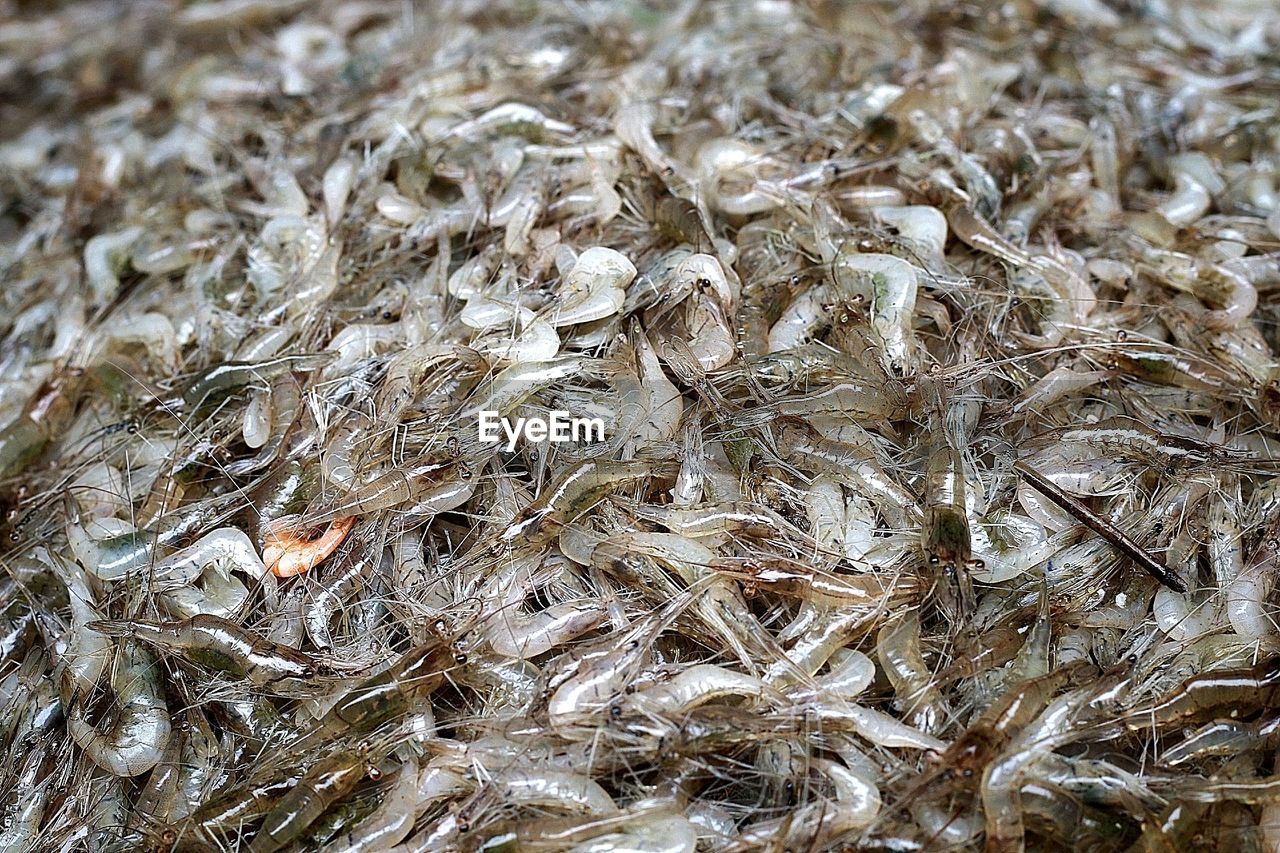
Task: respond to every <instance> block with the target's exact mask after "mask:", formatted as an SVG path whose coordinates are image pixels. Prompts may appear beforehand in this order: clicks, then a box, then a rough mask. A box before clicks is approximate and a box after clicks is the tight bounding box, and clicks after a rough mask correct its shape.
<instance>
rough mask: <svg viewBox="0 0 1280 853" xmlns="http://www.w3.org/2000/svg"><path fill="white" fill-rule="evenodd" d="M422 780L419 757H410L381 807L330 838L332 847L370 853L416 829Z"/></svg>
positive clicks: (402, 765) (394, 842)
mask: <svg viewBox="0 0 1280 853" xmlns="http://www.w3.org/2000/svg"><path fill="white" fill-rule="evenodd" d="M421 790H422V784H421V780H420V776H419V769H418V761H417V759H416V758H412V757H411V758H409V759H407V760H406V761H405V762H404V763H403V764H401V765H400V769H399V771H397V775H396V779H395V782H394V783H392V785H391V787H390V788H389V789H388V790H387V792H386V794H385V795H384V796H383V798H382V802H381V803H379V804H378V808H377V809H376V810H375V811H374V812H373V813H372V814H370V815H369V816H368V817H366V818H364V819H363V820H361V821H360V823H359V824H357V825H356V827H355V828H354V829H352V830H350V831H349V832H345V833H343V834H342V835H340V836H339V837H338V838H337V839H335V840H333V841H330V842H329V849H331V850H334V851H341V853H370V851H375V850H386V849H387V848H388V847H391V846H393V845H395V844H398V843H400V842H401V841H402V840H404V838H405V836H407V835H408V834H409V833H410V832H412V831H413V822H414V819H415V816H416V815H417V812H418V803H419V798H420V792H421Z"/></svg>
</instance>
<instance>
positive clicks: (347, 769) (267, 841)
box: [249, 751, 380, 853]
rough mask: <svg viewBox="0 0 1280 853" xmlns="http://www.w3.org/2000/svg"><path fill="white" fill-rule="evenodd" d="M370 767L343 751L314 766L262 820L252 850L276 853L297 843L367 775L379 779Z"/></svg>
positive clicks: (356, 755)
mask: <svg viewBox="0 0 1280 853" xmlns="http://www.w3.org/2000/svg"><path fill="white" fill-rule="evenodd" d="M370 767H371V765H370V764H369V762H368V760H367V758H366V757H365V756H364V755H362V754H360V752H358V751H353V752H347V751H341V752H338V753H336V754H334V755H332V756H329V757H328V758H325V759H321V760H320V761H318V762H316V763H315V764H313V765H312V766H311V767H310V768H308V770H307V772H306V773H305V774H304V775H303V776H302V778H301V779H299V780H298V783H297V784H296V785H294V786H293V787H292V788H290V789H289V790H288V792H286V793H285V794H284V796H282V797H281V798H280V799H279V800H278V801H277V802H276V803H275V805H274V806H272V808H271V810H270V811H268V812H267V813H266V815H265V816H264V817H263V819H262V825H261V826H260V827H259V828H258V831H257V832H256V833H255V834H254V836H253V841H252V842H251V843H250V845H249V850H251V851H253V853H273V851H275V850H279V849H280V848H281V847H284V846H286V845H288V844H291V843H292V842H294V841H296V840H297V839H298V838H299V837H300V836H301V835H302V833H303V832H305V831H306V829H307V828H308V827H309V826H311V824H313V823H314V822H315V821H316V820H317V819H319V818H320V816H321V815H323V814H324V813H325V812H326V811H328V810H329V809H330V808H332V807H333V806H334V804H336V803H337V802H338V801H339V800H341V799H343V798H344V797H346V796H347V795H349V794H350V793H351V792H352V791H354V790H355V788H356V786H357V785H359V784H360V782H361V781H363V780H364V778H365V777H366V776H367V775H372V776H374V777H375V778H376V777H377V776H378V775H380V774H378V772H377V770H376V768H375V769H373V770H372V772H371V770H370Z"/></svg>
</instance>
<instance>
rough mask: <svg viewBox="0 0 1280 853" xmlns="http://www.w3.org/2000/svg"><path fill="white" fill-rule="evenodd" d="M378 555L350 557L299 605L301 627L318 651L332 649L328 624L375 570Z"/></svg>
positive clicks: (376, 553) (356, 554)
mask: <svg viewBox="0 0 1280 853" xmlns="http://www.w3.org/2000/svg"><path fill="white" fill-rule="evenodd" d="M379 558H380V554H379V553H378V552H377V551H376V550H375V551H374V553H365V554H359V553H355V554H351V555H350V557H349V559H347V560H345V561H344V562H342V564H341V565H340V566H339V567H337V571H336V572H335V573H334V574H332V575H327V576H326V577H325V578H324V584H323V586H320V587H317V588H313V589H312V591H311V592H310V594H308V596H307V598H306V600H305V601H304V603H303V605H302V611H303V620H302V621H303V625H304V626H305V627H306V630H307V636H308V637H310V638H311V642H312V643H313V644H314V645H315V647H316V648H318V649H329V648H332V647H333V637H332V635H331V634H330V633H329V625H330V623H331V622H333V618H334V614H336V613H337V612H338V611H339V610H340V609H341V608H342V606H343V605H344V604H345V603H346V601H347V600H348V599H350V598H351V597H352V596H353V595H354V594H355V593H356V592H357V591H358V590H360V589H362V588H363V587H364V586H365V584H366V583H367V582H368V580H369V577H370V575H372V574H374V573H375V571H376V570H377V565H378V560H379Z"/></svg>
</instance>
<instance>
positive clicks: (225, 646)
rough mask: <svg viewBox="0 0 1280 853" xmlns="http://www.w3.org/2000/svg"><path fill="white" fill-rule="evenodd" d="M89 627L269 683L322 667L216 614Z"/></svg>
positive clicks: (263, 684)
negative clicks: (130, 638) (175, 620)
mask: <svg viewBox="0 0 1280 853" xmlns="http://www.w3.org/2000/svg"><path fill="white" fill-rule="evenodd" d="M90 627H91V628H92V629H93V630H95V631H99V632H101V633H102V634H105V635H106V636H108V637H133V638H134V639H137V640H140V641H142V642H144V643H147V644H148V645H151V646H155V647H156V648H158V649H160V650H162V651H165V652H169V653H171V654H175V655H178V656H179V657H181V658H182V659H183V660H186V661H189V662H191V663H194V664H197V665H199V666H204V667H208V668H210V669H215V670H218V671H220V672H226V673H229V674H231V675H233V676H235V677H236V678H243V679H246V680H247V681H249V682H251V683H253V684H256V685H258V686H259V687H270V686H273V685H276V684H277V683H279V682H281V681H286V680H292V679H299V680H306V679H310V678H313V677H315V676H316V675H317V673H319V672H320V671H321V670H322V669H323V667H322V666H321V665H320V663H319V662H318V661H316V660H315V659H313V658H311V657H310V656H309V655H306V654H303V653H302V652H299V651H296V650H294V649H291V648H288V647H287V646H280V645H277V644H275V643H272V642H269V641H267V640H264V639H262V638H260V637H257V636H254V635H253V634H251V633H249V632H248V631H246V630H245V629H243V628H241V627H240V626H239V625H236V624H235V623H234V622H230V621H228V620H226V619H222V618H219V617H217V616H210V615H207V614H202V615H200V616H194V617H192V618H190V619H186V620H183V621H181V622H151V621H148V620H145V619H121V620H102V621H98V622H92V623H90Z"/></svg>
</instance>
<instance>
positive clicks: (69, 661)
mask: <svg viewBox="0 0 1280 853" xmlns="http://www.w3.org/2000/svg"><path fill="white" fill-rule="evenodd" d="M48 564H49V565H50V566H52V567H53V569H54V572H55V573H56V574H57V575H58V576H59V578H60V579H61V580H62V582H63V583H64V584H66V587H67V598H68V600H69V602H70V605H71V624H70V625H68V626H67V631H66V633H65V634H64V635H63V636H62V637H60V638H59V639H58V640H57V641H56V642H55V643H54V646H53V653H54V654H55V655H56V656H57V659H58V660H59V662H60V668H61V669H62V678H64V679H66V681H67V683H68V689H70V690H79V691H82V692H87V691H90V690H93V689H94V688H95V687H96V686H97V684H98V682H99V681H100V680H101V679H102V676H103V673H105V672H106V669H107V665H108V663H110V661H111V643H110V641H109V640H108V639H107V638H106V637H105V636H104V635H103V634H101V633H99V632H98V631H95V630H94V629H92V628H90V627H89V625H90V624H91V623H93V622H94V621H95V620H98V619H100V618H102V615H101V613H99V612H98V609H97V603H96V599H95V597H94V594H93V591H92V589H91V588H90V586H89V583H88V578H86V577H85V575H84V573H83V572H82V571H80V570H79V569H78V567H74V566H72V565H69V564H68V563H66V562H65V561H63V560H62V559H61V558H60V557H57V556H54V555H52V554H50V555H49V559H48Z"/></svg>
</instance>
